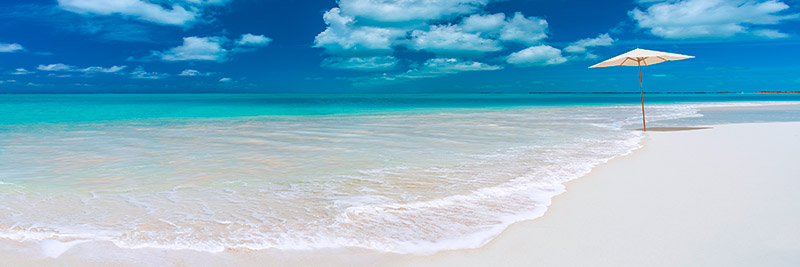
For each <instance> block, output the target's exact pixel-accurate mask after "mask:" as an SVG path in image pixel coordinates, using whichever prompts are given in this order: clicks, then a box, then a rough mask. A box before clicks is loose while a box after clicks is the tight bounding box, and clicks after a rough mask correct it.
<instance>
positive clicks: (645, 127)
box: [637, 60, 647, 132]
mask: <svg viewBox="0 0 800 267" xmlns="http://www.w3.org/2000/svg"><path fill="white" fill-rule="evenodd" d="M637 63H638V64H639V94H641V96H642V127H643V128H644V131H645V132H646V131H647V124H646V123H645V122H644V87H642V61H641V60H639V61H637Z"/></svg>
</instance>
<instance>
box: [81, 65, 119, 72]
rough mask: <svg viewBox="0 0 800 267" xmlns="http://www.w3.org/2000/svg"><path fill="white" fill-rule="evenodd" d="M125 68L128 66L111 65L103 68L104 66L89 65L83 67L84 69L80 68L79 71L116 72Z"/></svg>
mask: <svg viewBox="0 0 800 267" xmlns="http://www.w3.org/2000/svg"><path fill="white" fill-rule="evenodd" d="M125 68H126V66H111V67H108V68H103V67H88V68H83V69H80V70H78V71H80V72H102V73H115V72H119V71H121V70H123V69H125Z"/></svg>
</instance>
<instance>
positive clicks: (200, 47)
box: [152, 36, 228, 62]
mask: <svg viewBox="0 0 800 267" xmlns="http://www.w3.org/2000/svg"><path fill="white" fill-rule="evenodd" d="M227 41H228V40H227V39H226V38H224V37H219V36H212V37H197V36H191V37H184V38H183V45H180V46H177V47H173V48H170V49H169V50H167V51H163V52H160V51H153V52H152V53H153V54H152V55H153V56H154V57H156V58H160V59H161V60H164V61H185V60H198V61H219V62H222V61H225V60H227V55H228V50H227V49H225V48H223V47H222V44H223V43H224V42H227Z"/></svg>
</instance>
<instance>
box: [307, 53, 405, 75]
mask: <svg viewBox="0 0 800 267" xmlns="http://www.w3.org/2000/svg"><path fill="white" fill-rule="evenodd" d="M321 65H322V66H323V67H326V68H330V69H349V70H363V71H376V70H390V69H393V68H394V67H395V66H396V65H397V59H396V58H395V57H393V56H378V57H352V58H341V57H329V58H326V59H324V60H322V64H321Z"/></svg>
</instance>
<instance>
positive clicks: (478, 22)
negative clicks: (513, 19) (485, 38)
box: [461, 13, 508, 35]
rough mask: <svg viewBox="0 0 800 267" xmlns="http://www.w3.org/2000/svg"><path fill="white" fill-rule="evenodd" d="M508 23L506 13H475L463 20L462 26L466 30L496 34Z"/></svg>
mask: <svg viewBox="0 0 800 267" xmlns="http://www.w3.org/2000/svg"><path fill="white" fill-rule="evenodd" d="M507 24H508V23H507V22H506V15H505V14H503V13H497V14H486V15H482V14H474V15H472V16H469V17H466V18H464V19H463V20H462V21H461V28H462V29H464V31H465V32H471V33H482V34H487V35H495V34H498V33H500V29H502V28H503V26H506V25H507Z"/></svg>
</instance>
